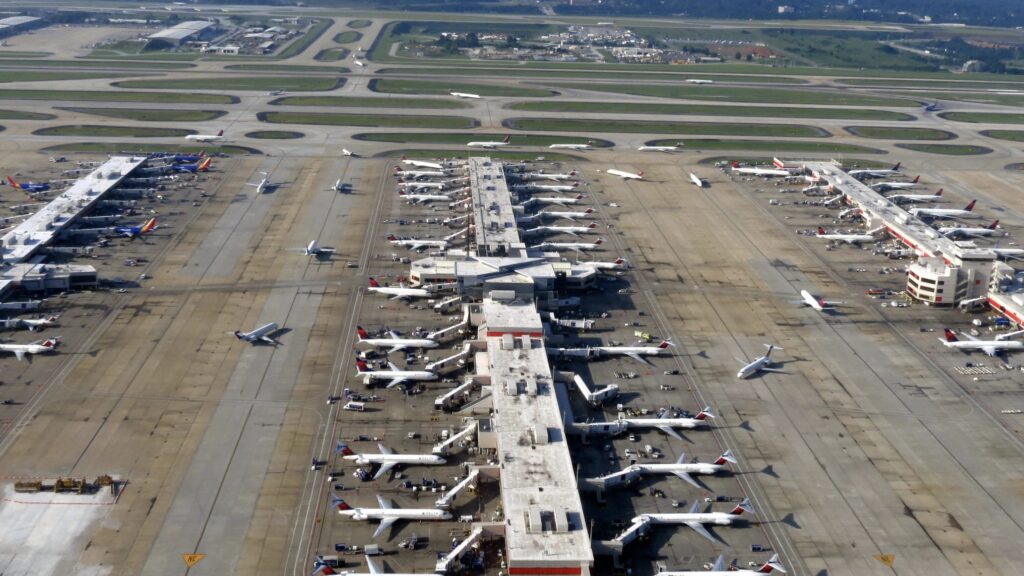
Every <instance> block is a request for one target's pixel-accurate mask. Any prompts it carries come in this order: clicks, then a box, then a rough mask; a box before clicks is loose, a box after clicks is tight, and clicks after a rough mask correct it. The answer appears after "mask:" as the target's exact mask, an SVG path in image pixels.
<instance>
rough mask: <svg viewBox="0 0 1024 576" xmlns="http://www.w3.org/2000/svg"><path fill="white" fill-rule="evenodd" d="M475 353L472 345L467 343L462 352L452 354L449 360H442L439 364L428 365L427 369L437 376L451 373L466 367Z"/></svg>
mask: <svg viewBox="0 0 1024 576" xmlns="http://www.w3.org/2000/svg"><path fill="white" fill-rule="evenodd" d="M472 352H473V346H472V344H471V343H469V342H466V344H465V345H464V346H463V347H462V350H460V351H459V352H457V353H455V354H452V355H451V356H449V357H447V358H442V359H441V360H438V361H437V362H431V363H430V364H427V365H426V369H427V370H428V371H430V372H434V373H436V374H443V373H445V372H451V371H452V370H458V369H459V368H462V367H463V366H465V365H466V359H467V358H469V355H470V354H471V353H472Z"/></svg>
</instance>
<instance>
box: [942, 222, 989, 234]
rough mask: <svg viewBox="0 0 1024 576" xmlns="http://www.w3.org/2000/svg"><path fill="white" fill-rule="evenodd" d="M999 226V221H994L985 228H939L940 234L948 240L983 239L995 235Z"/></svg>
mask: <svg viewBox="0 0 1024 576" xmlns="http://www.w3.org/2000/svg"><path fill="white" fill-rule="evenodd" d="M998 226H999V220H993V221H992V223H991V224H989V225H988V226H985V227H984V228H971V227H967V226H963V227H958V226H943V227H941V228H939V234H942V235H943V236H946V237H947V238H953V237H971V236H973V237H983V236H991V235H993V234H995V232H996V227H998Z"/></svg>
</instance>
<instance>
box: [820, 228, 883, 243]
mask: <svg viewBox="0 0 1024 576" xmlns="http://www.w3.org/2000/svg"><path fill="white" fill-rule="evenodd" d="M880 231H881V228H876V229H874V230H869V231H867V232H866V233H864V234H840V233H838V232H831V233H828V232H825V229H824V228H822V227H821V226H818V234H817V237H818V238H821V239H822V240H829V241H835V242H846V243H847V244H860V243H861V242H874V241H875V240H876V238H875V234H877V233H878V232H880Z"/></svg>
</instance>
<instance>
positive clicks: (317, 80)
mask: <svg viewBox="0 0 1024 576" xmlns="http://www.w3.org/2000/svg"><path fill="white" fill-rule="evenodd" d="M344 82H345V79H344V78H333V77H324V76H319V77H308V76H235V77H231V76H219V77H212V76H211V77H209V78H167V79H160V80H126V81H124V82H115V83H114V86H117V87H118V88H142V89H151V90H153V89H157V90H293V91H312V92H323V91H326V90H334V89H335V88H337V87H339V86H341V85H342V84H343V83H344Z"/></svg>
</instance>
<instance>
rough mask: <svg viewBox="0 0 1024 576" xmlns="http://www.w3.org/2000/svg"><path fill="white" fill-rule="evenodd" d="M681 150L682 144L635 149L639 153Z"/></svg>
mask: <svg viewBox="0 0 1024 576" xmlns="http://www.w3.org/2000/svg"><path fill="white" fill-rule="evenodd" d="M682 148H683V143H682V142H677V143H675V144H673V145H672V146H647V145H644V146H640V147H638V148H637V151H639V152H678V151H679V150H681V149H682Z"/></svg>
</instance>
